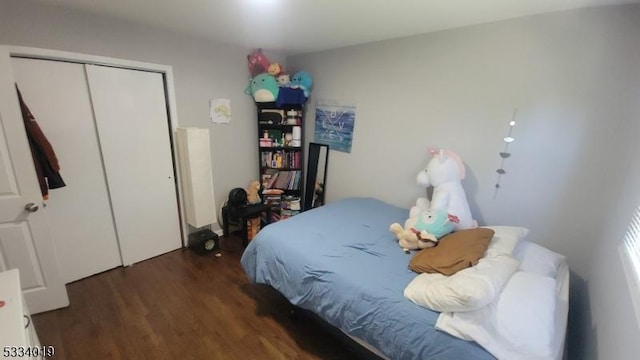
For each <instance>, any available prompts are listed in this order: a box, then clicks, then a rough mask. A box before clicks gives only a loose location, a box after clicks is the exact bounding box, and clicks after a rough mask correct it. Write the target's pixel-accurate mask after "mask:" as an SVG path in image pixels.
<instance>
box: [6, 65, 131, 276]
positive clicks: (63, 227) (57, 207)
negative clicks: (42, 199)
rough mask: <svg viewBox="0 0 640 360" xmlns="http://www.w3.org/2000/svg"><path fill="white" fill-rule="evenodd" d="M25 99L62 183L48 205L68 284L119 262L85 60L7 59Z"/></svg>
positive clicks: (52, 228)
mask: <svg viewBox="0 0 640 360" xmlns="http://www.w3.org/2000/svg"><path fill="white" fill-rule="evenodd" d="M11 63H12V67H13V71H14V74H15V78H16V82H17V84H18V86H19V87H20V90H21V92H22V95H23V97H24V99H25V102H26V103H27V105H28V106H29V108H30V109H31V112H32V113H33V114H34V116H35V117H36V120H37V121H38V124H39V125H40V127H41V128H42V130H43V131H44V133H45V135H46V136H47V138H48V139H49V142H51V144H52V146H53V148H54V150H55V151H56V155H57V156H58V160H59V161H60V166H61V169H60V173H61V175H62V178H63V179H64V181H65V183H66V184H67V186H66V187H63V188H59V189H54V190H51V191H50V192H49V201H48V202H47V207H46V209H43V211H45V212H46V213H47V217H48V219H49V227H50V229H51V237H52V239H53V244H54V247H55V249H56V252H57V254H58V259H59V260H60V272H61V275H62V279H63V280H64V282H65V283H69V282H72V281H75V280H78V279H81V278H84V277H87V276H91V275H93V274H97V273H99V272H102V271H105V270H109V269H112V268H114V267H117V266H120V265H122V260H121V259H120V251H119V249H118V242H117V238H116V231H115V228H114V221H113V216H112V214H111V205H110V203H109V193H108V191H107V183H106V180H105V175H104V170H103V167H102V157H101V155H100V147H99V143H98V134H97V132H96V126H95V122H94V121H93V109H92V108H91V99H90V98H89V89H88V85H87V78H86V75H85V69H84V65H83V64H77V63H68V62H60V61H50V60H35V59H21V58H12V59H11Z"/></svg>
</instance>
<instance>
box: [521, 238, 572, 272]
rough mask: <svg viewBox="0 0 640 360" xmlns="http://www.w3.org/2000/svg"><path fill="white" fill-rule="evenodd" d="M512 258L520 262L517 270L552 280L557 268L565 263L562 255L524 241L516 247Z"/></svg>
mask: <svg viewBox="0 0 640 360" xmlns="http://www.w3.org/2000/svg"><path fill="white" fill-rule="evenodd" d="M513 257H515V258H516V259H518V260H519V261H520V267H519V268H518V269H519V270H521V271H526V272H533V273H536V274H540V275H544V276H549V277H552V278H555V277H556V275H557V273H558V267H559V266H560V264H562V263H563V262H564V261H565V257H564V256H563V255H560V254H558V253H556V252H554V251H551V250H549V249H547V248H546V247H543V246H540V245H538V244H536V243H532V242H529V241H526V240H525V241H522V242H520V244H518V245H517V246H516V249H515V250H514V252H513Z"/></svg>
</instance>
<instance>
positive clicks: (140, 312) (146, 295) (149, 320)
mask: <svg viewBox="0 0 640 360" xmlns="http://www.w3.org/2000/svg"><path fill="white" fill-rule="evenodd" d="M221 249H222V250H221V253H222V256H221V257H215V256H213V254H209V255H205V256H199V255H197V254H195V253H193V252H191V251H189V250H187V249H180V250H176V251H173V252H171V253H168V254H165V255H161V256H158V257H156V258H153V259H150V260H147V261H143V262H141V263H138V264H134V265H133V266H130V267H126V268H122V267H121V268H116V269H113V270H110V271H107V272H104V273H101V274H97V275H94V276H91V277H89V278H86V279H82V280H79V281H76V282H74V283H71V284H69V285H67V290H68V292H69V298H70V302H71V305H70V306H69V307H68V308H64V309H59V310H55V311H50V312H47V313H42V314H37V315H34V316H33V321H34V324H35V327H36V331H37V332H38V336H39V338H40V342H41V343H42V344H43V345H53V346H54V347H55V349H56V356H55V357H54V358H56V359H70V360H72V359H82V360H84V359H126V360H128V359H154V360H155V359H214V360H216V359H220V360H229V359H231V360H233V359H238V360H244V359H300V360H304V359H335V360H342V359H345V360H346V359H357V358H358V356H359V354H358V353H357V352H354V351H352V349H351V348H350V347H349V346H346V345H345V344H344V343H343V342H341V341H339V340H338V339H337V338H336V337H335V336H333V335H332V334H331V333H329V332H328V331H327V330H326V329H325V328H324V327H323V326H320V325H319V324H318V323H316V322H314V321H311V320H309V319H308V318H294V317H292V316H290V310H291V306H290V304H289V303H288V302H287V301H286V299H284V298H283V297H282V296H281V295H280V294H278V293H277V292H275V291H274V290H272V289H270V288H269V287H266V286H261V285H255V284H251V283H250V282H249V281H248V279H247V277H246V276H245V274H244V271H243V270H242V267H241V266H240V257H241V255H242V250H243V249H242V246H241V245H240V239H238V238H235V237H233V236H232V237H230V238H229V239H221Z"/></svg>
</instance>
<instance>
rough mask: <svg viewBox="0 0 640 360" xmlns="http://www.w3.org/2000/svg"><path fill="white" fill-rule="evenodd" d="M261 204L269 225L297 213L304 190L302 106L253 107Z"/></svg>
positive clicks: (265, 105)
mask: <svg viewBox="0 0 640 360" xmlns="http://www.w3.org/2000/svg"><path fill="white" fill-rule="evenodd" d="M256 106H257V117H258V155H259V156H258V161H259V171H260V183H261V185H262V201H263V203H265V204H268V205H271V208H272V211H271V214H272V218H271V219H270V220H271V222H274V221H278V220H282V219H286V218H288V217H290V216H293V215H296V214H298V213H299V212H300V210H301V206H302V194H303V193H304V192H303V188H304V150H303V149H304V148H303V144H304V135H303V134H304V121H303V120H304V105H301V104H297V105H282V106H277V105H276V103H256Z"/></svg>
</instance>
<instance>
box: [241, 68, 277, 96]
mask: <svg viewBox="0 0 640 360" xmlns="http://www.w3.org/2000/svg"><path fill="white" fill-rule="evenodd" d="M279 91H280V88H279V87H278V81H277V80H276V78H275V77H273V76H272V75H269V74H266V73H265V74H260V75H258V76H256V77H254V78H253V79H251V80H249V85H248V86H247V88H246V89H244V93H245V94H247V95H251V96H253V99H254V100H255V102H270V101H276V99H277V98H278V92H279Z"/></svg>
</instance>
